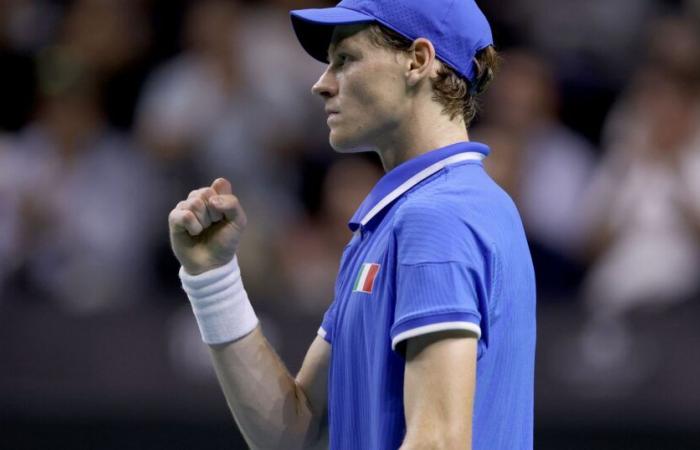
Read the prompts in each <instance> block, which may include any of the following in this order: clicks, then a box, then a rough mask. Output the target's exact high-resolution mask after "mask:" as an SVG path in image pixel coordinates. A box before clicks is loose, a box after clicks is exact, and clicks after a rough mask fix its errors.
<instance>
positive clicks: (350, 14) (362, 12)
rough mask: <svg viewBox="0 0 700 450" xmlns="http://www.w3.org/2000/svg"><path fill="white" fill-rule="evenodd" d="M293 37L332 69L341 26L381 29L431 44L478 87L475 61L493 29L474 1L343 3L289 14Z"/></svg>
mask: <svg viewBox="0 0 700 450" xmlns="http://www.w3.org/2000/svg"><path fill="white" fill-rule="evenodd" d="M290 14H291V17H292V25H293V27H294V32H295V33H296V35H297V38H299V42H300V43H301V45H302V47H304V50H306V52H307V53H309V54H310V55H311V56H312V57H314V58H315V59H317V60H319V61H321V62H323V63H328V46H329V45H330V43H331V37H332V35H333V28H334V27H335V26H337V25H353V24H360V23H372V22H376V23H379V24H381V25H383V26H385V27H387V28H389V29H391V30H393V31H395V32H397V33H399V34H400V35H402V36H404V37H405V38H407V39H409V40H411V41H413V40H415V39H418V38H420V37H423V38H426V39H428V40H430V42H432V43H433V46H434V47H435V52H436V54H437V57H438V58H439V59H440V60H441V61H443V62H444V63H446V64H447V65H449V66H450V67H452V68H453V69H455V70H456V71H457V72H459V73H460V74H461V75H462V76H463V77H465V78H466V79H468V80H470V81H474V79H475V78H476V75H477V70H476V64H475V62H474V57H475V56H476V53H477V52H478V51H479V50H482V49H484V48H486V47H488V46H489V45H492V44H493V37H492V35H491V27H490V26H489V23H488V21H487V20H486V17H485V16H484V13H483V12H481V10H480V9H479V7H478V6H477V4H476V2H475V1H474V0H343V1H341V2H340V3H338V5H336V6H335V7H333V8H316V9H299V10H294V11H291V13H290Z"/></svg>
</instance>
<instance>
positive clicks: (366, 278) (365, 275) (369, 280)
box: [352, 263, 381, 294]
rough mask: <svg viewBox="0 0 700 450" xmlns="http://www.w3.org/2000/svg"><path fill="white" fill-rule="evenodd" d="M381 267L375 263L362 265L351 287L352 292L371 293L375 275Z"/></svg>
mask: <svg viewBox="0 0 700 450" xmlns="http://www.w3.org/2000/svg"><path fill="white" fill-rule="evenodd" d="M380 267H381V266H380V265H379V264H375V263H364V264H362V267H360V272H359V273H358V274H357V278H356V279H355V284H354V285H353V287H352V291H353V292H364V293H366V294H371V293H372V288H373V287H374V280H375V279H376V278H377V273H378V272H379V268H380Z"/></svg>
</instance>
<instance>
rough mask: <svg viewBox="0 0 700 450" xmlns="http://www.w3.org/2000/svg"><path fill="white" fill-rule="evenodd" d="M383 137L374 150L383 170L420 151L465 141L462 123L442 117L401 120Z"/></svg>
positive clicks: (467, 138)
mask: <svg viewBox="0 0 700 450" xmlns="http://www.w3.org/2000/svg"><path fill="white" fill-rule="evenodd" d="M384 137H385V139H384V140H383V142H380V143H379V145H377V153H378V154H379V157H380V158H381V161H382V165H383V166H384V171H386V172H389V171H390V170H392V169H393V168H394V167H396V166H398V165H400V164H401V163H403V162H406V161H408V160H409V159H413V158H415V157H416V156H419V155H422V154H423V153H427V152H429V151H431V150H435V149H438V148H441V147H446V146H448V145H452V144H456V143H458V142H465V141H468V140H469V134H468V133H467V129H466V127H465V126H464V122H462V121H450V120H446V119H444V116H443V117H441V120H409V121H404V123H403V125H399V126H397V127H396V129H394V130H393V131H392V132H390V133H387V134H386V135H385V136H384Z"/></svg>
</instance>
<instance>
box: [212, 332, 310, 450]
mask: <svg viewBox="0 0 700 450" xmlns="http://www.w3.org/2000/svg"><path fill="white" fill-rule="evenodd" d="M209 348H210V352H211V355H212V359H213V362H214V368H215V369H216V374H217V377H218V379H219V383H220V385H221V387H222V389H223V392H224V395H225V396H226V401H227V403H228V406H229V408H230V409H231V412H232V414H233V416H234V418H235V420H236V422H237V424H238V426H239V428H240V430H241V432H242V434H243V436H244V437H245V439H246V441H247V442H248V445H249V446H250V447H251V448H252V449H277V448H280V449H281V448H284V449H295V448H305V446H306V445H307V441H309V436H314V435H315V430H317V429H318V423H317V422H318V420H317V419H315V418H314V415H313V414H312V411H311V408H310V405H309V403H308V400H307V397H306V394H305V393H304V392H303V390H302V389H301V388H300V387H299V386H298V385H297V383H296V381H295V380H294V378H293V377H292V376H291V375H290V374H289V371H288V370H287V368H286V367H285V366H284V364H283V363H282V361H281V360H280V358H279V357H278V356H277V354H276V353H275V351H274V350H273V349H272V347H271V346H270V344H269V342H268V341H267V339H266V338H265V336H264V335H263V334H262V331H261V330H260V327H258V328H256V329H255V330H253V332H252V333H250V334H249V335H247V336H245V337H244V338H242V339H239V340H237V341H235V342H231V343H228V344H220V345H212V346H210V347H209Z"/></svg>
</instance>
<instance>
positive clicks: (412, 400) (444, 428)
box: [399, 331, 477, 450]
mask: <svg viewBox="0 0 700 450" xmlns="http://www.w3.org/2000/svg"><path fill="white" fill-rule="evenodd" d="M476 354H477V339H476V336H474V335H470V334H466V333H464V332H451V331H449V332H440V333H432V334H428V335H424V336H418V337H415V338H412V339H410V340H409V341H408V342H407V344H406V370H405V373H404V410H405V415H406V438H405V440H404V442H403V445H402V446H401V448H400V449H399V450H417V449H421V450H432V449H450V450H471V448H472V414H473V408H474V390H475V386H476Z"/></svg>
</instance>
